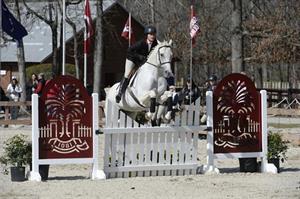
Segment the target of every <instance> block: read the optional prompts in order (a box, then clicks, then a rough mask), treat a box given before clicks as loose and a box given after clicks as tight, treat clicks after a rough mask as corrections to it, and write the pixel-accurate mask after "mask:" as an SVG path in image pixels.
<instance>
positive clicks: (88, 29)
mask: <svg viewBox="0 0 300 199" xmlns="http://www.w3.org/2000/svg"><path fill="white" fill-rule="evenodd" d="M84 20H85V33H86V36H85V38H84V53H86V54H87V53H89V51H90V46H91V38H92V35H93V34H94V29H93V21H92V17H91V10H90V3H89V0H85V2H84Z"/></svg>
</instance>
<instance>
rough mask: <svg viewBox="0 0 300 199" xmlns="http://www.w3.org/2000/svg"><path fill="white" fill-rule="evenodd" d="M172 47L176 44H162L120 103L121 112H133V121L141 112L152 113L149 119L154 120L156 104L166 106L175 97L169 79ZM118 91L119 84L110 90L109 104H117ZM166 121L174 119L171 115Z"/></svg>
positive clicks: (150, 55) (137, 73) (136, 76)
mask: <svg viewBox="0 0 300 199" xmlns="http://www.w3.org/2000/svg"><path fill="white" fill-rule="evenodd" d="M171 45H172V40H170V41H169V42H167V41H164V42H159V43H158V45H157V46H156V47H155V48H154V49H153V50H152V52H151V53H150V54H149V56H148V59H147V61H146V63H145V64H143V65H142V66H141V67H140V68H139V69H138V70H137V72H136V73H135V75H133V77H132V78H131V80H130V82H129V85H128V88H127V89H126V91H125V93H124V94H123V95H122V99H121V101H120V102H119V103H116V105H117V106H119V108H120V109H122V110H124V111H127V112H130V113H131V117H135V116H136V114H137V113H138V112H141V111H149V112H148V113H147V114H146V117H147V119H151V117H152V115H153V113H154V112H155V105H156V102H158V103H163V102H164V101H166V100H167V99H168V97H170V95H171V93H170V92H169V91H166V90H167V81H166V78H168V77H169V76H170V75H172V70H171V60H172V50H171ZM118 87H119V83H116V84H114V85H113V86H112V87H111V88H110V90H109V92H108V95H107V98H106V100H110V101H111V102H114V103H115V96H116V95H117V92H118ZM149 109H150V110H149ZM166 117H167V118H170V117H171V111H170V112H168V113H167V114H166Z"/></svg>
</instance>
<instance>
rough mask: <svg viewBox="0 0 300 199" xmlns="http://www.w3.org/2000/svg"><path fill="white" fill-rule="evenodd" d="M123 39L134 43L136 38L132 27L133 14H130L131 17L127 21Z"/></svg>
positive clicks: (122, 35)
mask: <svg viewBox="0 0 300 199" xmlns="http://www.w3.org/2000/svg"><path fill="white" fill-rule="evenodd" d="M121 37H124V38H125V39H127V40H128V41H129V42H130V44H131V43H133V42H134V40H135V38H134V35H133V31H132V26H131V14H130V13H129V17H128V19H127V21H126V24H125V26H124V28H123V31H122V34H121Z"/></svg>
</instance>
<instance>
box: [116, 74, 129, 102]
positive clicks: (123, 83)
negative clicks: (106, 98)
mask: <svg viewBox="0 0 300 199" xmlns="http://www.w3.org/2000/svg"><path fill="white" fill-rule="evenodd" d="M128 83H129V79H128V78H123V79H122V80H121V82H120V86H119V91H118V94H117V95H116V102H117V103H119V102H120V100H121V98H122V95H123V94H124V93H125V90H126V88H127V86H128Z"/></svg>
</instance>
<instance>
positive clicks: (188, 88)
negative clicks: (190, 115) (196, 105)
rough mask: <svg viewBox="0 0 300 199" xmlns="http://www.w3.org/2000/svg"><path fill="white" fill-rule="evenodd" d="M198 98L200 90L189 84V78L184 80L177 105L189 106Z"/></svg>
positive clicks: (193, 84)
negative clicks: (184, 83)
mask: <svg viewBox="0 0 300 199" xmlns="http://www.w3.org/2000/svg"><path fill="white" fill-rule="evenodd" d="M199 97H200V90H199V88H198V87H197V86H196V84H195V83H194V82H191V79H190V77H188V78H187V80H186V85H185V86H184V87H183V88H182V90H181V91H180V92H179V103H180V104H181V103H182V102H183V103H184V104H186V105H187V104H190V103H193V102H195V101H196V99H198V98H199Z"/></svg>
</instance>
